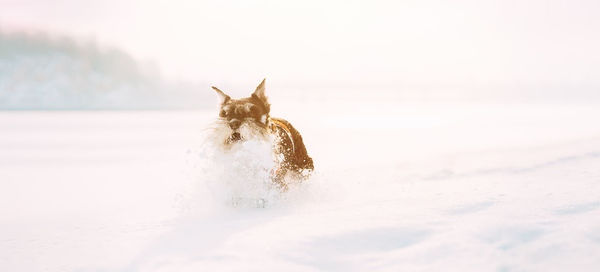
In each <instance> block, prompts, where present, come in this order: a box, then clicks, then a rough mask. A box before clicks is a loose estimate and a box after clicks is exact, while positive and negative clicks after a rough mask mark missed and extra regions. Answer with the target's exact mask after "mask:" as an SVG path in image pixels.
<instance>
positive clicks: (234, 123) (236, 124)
mask: <svg viewBox="0 0 600 272" xmlns="http://www.w3.org/2000/svg"><path fill="white" fill-rule="evenodd" d="M241 124H242V121H240V120H238V119H231V121H229V127H230V128H231V129H233V130H236V129H238V128H240V125H241Z"/></svg>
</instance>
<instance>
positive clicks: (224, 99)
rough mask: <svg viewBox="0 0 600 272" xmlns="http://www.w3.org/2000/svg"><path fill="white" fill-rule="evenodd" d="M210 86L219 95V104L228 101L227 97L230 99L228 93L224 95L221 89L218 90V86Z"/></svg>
mask: <svg viewBox="0 0 600 272" xmlns="http://www.w3.org/2000/svg"><path fill="white" fill-rule="evenodd" d="M211 88H213V90H215V91H216V92H217V94H218V95H219V100H220V101H221V104H225V103H226V102H227V101H229V99H231V97H229V95H226V94H225V93H224V92H223V91H221V90H219V88H217V87H215V86H212V87H211Z"/></svg>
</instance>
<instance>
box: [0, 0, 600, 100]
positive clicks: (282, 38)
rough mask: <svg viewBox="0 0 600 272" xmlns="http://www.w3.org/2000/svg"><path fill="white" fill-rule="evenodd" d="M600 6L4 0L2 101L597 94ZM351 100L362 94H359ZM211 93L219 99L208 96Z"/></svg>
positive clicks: (559, 2)
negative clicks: (252, 94) (266, 94)
mask: <svg viewBox="0 0 600 272" xmlns="http://www.w3.org/2000/svg"><path fill="white" fill-rule="evenodd" d="M599 9H600V3H598V2H597V1H592V0H576V1H566V0H564V1H563V0H555V1H548V0H529V1H474V0H473V1H452V2H451V3H450V2H447V1H436V0H426V1H312V0H310V1H296V2H291V1H283V2H282V1H137V0H124V1H113V0H108V1H99V0H98V1H96V0H87V1H76V0H55V1H34V0H19V1H13V0H2V1H0V109H140V108H142V109H162V108H172V109H175V108H203V107H206V106H211V107H212V106H213V105H214V97H212V93H210V89H209V86H210V85H217V86H219V87H221V88H222V89H224V90H229V91H230V92H231V93H232V94H234V95H239V96H242V95H246V94H247V93H248V92H249V91H252V90H253V88H254V86H256V85H257V84H258V83H259V82H260V80H262V78H265V77H266V78H267V79H268V82H269V89H270V92H272V94H276V95H272V96H274V97H278V98H279V99H284V98H291V99H293V100H294V101H295V102H296V103H297V102H298V99H299V98H309V99H310V98H314V97H315V96H318V97H319V99H330V100H332V101H334V100H335V101H337V102H338V103H340V102H342V101H345V100H348V99H350V100H353V101H355V100H356V99H360V101H365V100H364V99H368V100H366V101H369V102H373V103H376V102H378V101H382V100H386V101H388V102H389V101H393V102H407V101H444V102H446V101H455V102H456V101H459V102H463V101H466V102H470V101H502V102H508V101H512V102H538V101H546V102H547V101H559V102H564V101H565V100H569V101H578V102H583V101H589V100H590V99H592V100H598V99H600V91H598V89H599V87H600V53H599V52H598V50H597V48H600V38H599V36H598V35H597V33H599V32H600V19H599V18H598V16H596V15H597V11H598V10H599ZM352 98H355V99H352ZM207 100H210V101H208V102H207Z"/></svg>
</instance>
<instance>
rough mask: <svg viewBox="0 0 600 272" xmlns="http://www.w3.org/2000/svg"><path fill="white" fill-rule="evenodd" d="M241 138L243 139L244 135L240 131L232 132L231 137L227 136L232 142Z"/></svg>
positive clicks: (229, 141) (228, 141)
mask: <svg viewBox="0 0 600 272" xmlns="http://www.w3.org/2000/svg"><path fill="white" fill-rule="evenodd" d="M240 140H242V135H241V134H240V133H239V132H234V133H233V134H231V136H229V138H227V143H228V144H231V143H235V142H237V141H240Z"/></svg>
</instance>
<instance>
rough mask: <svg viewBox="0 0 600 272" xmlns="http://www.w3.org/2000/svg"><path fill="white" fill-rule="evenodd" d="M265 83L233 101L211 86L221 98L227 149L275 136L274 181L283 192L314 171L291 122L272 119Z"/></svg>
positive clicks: (224, 138)
mask: <svg viewBox="0 0 600 272" xmlns="http://www.w3.org/2000/svg"><path fill="white" fill-rule="evenodd" d="M265 80H266V79H263V81H262V82H261V83H260V84H259V85H258V87H256V90H255V91H254V92H253V93H252V95H250V96H249V97H246V98H241V99H232V98H231V97H230V96H229V95H227V94H225V92H223V91H221V90H220V89H219V88H217V87H214V86H212V89H213V90H215V91H216V92H217V94H218V96H219V102H220V104H219V117H218V122H217V123H218V125H219V126H221V128H220V129H221V130H222V131H225V132H226V133H225V134H224V136H223V137H222V138H221V139H220V143H219V144H221V145H222V146H223V147H224V148H225V149H228V148H230V147H232V146H233V145H235V144H237V143H239V142H241V141H245V140H249V139H252V138H259V139H265V140H266V139H269V136H273V137H272V138H273V139H274V141H273V147H272V151H273V155H274V156H273V157H274V160H275V164H276V166H275V168H274V169H271V180H272V181H273V182H274V183H275V184H276V185H278V186H279V187H280V188H281V189H282V190H284V191H285V190H287V188H288V183H290V182H294V181H302V180H305V179H306V178H308V177H309V176H310V174H311V173H312V172H313V170H314V164H313V160H312V158H311V157H310V156H309V155H308V152H307V151H306V147H305V146H304V142H303V140H302V136H301V135H300V133H299V132H298V130H296V129H295V128H294V127H293V126H292V124H290V122H288V121H286V120H285V119H281V118H274V117H271V116H270V111H271V104H269V101H268V99H267V96H266V95H265Z"/></svg>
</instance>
